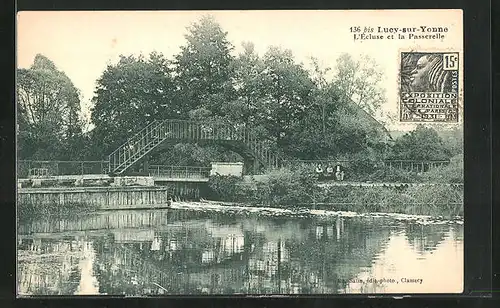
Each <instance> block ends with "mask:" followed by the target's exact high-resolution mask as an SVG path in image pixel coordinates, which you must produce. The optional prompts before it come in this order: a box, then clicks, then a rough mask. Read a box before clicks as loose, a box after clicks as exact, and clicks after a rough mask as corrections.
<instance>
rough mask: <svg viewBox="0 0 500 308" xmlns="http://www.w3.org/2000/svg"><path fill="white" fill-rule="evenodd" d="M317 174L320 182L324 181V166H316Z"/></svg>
mask: <svg viewBox="0 0 500 308" xmlns="http://www.w3.org/2000/svg"><path fill="white" fill-rule="evenodd" d="M316 174H317V175H318V180H322V179H323V166H322V165H321V164H318V165H317V166H316Z"/></svg>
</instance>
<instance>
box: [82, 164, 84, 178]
mask: <svg viewBox="0 0 500 308" xmlns="http://www.w3.org/2000/svg"><path fill="white" fill-rule="evenodd" d="M83 174H84V170H83V161H82V175H83Z"/></svg>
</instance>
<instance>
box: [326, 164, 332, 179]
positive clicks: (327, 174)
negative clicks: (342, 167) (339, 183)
mask: <svg viewBox="0 0 500 308" xmlns="http://www.w3.org/2000/svg"><path fill="white" fill-rule="evenodd" d="M326 177H327V178H328V179H329V180H333V177H334V174H333V167H332V165H328V167H327V168H326Z"/></svg>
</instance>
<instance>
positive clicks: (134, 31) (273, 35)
mask: <svg viewBox="0 0 500 308" xmlns="http://www.w3.org/2000/svg"><path fill="white" fill-rule="evenodd" d="M205 14H211V15H212V16H214V17H215V19H216V21H217V22H218V23H219V24H220V25H221V27H222V28H223V30H224V31H226V32H227V33H228V39H229V41H230V42H231V43H232V44H233V45H234V46H235V53H238V52H239V51H241V49H242V48H241V43H242V42H245V41H250V42H252V43H254V45H255V49H256V51H257V52H258V53H259V54H261V55H262V54H263V53H264V52H265V51H266V50H267V48H268V47H269V46H280V47H282V48H286V49H290V50H291V51H292V52H293V54H294V56H295V58H296V61H297V62H303V63H309V59H310V57H311V56H313V57H315V58H317V59H318V60H319V61H320V64H321V65H323V66H324V67H332V68H334V67H335V61H336V59H337V58H338V56H339V55H340V54H342V53H344V52H347V53H350V54H352V55H353V56H354V57H359V56H360V55H361V54H365V55H368V56H370V57H372V58H373V59H374V60H375V61H376V62H377V64H378V65H379V66H380V67H381V68H382V69H383V71H384V80H383V82H382V83H381V87H382V88H384V89H385V91H386V98H387V101H386V103H385V104H384V105H383V110H384V111H385V112H391V113H394V114H396V113H397V111H398V107H397V103H398V102H397V97H398V83H397V77H398V67H399V53H400V51H401V50H424V49H425V50H443V49H450V50H454V51H461V50H462V49H463V42H462V23H461V20H462V15H461V11H458V10H447V11H445V10H426V11H419V10H413V11H402V10H401V11H383V10H379V11H210V12H207V11H204V12H200V11H142V12H141V11H100V12H99V11H78V12H77V11H71V12H70V11H66V12H63V11H58V12H50V11H45V12H29V11H25V12H20V13H18V16H17V65H18V67H19V68H29V67H30V66H31V65H32V63H33V60H34V57H35V55H36V54H38V53H40V54H43V55H44V56H46V57H48V58H49V59H50V60H52V61H53V62H54V64H55V65H56V66H57V68H58V69H59V70H62V71H64V72H65V73H66V75H67V76H68V77H69V78H70V79H71V80H72V81H73V83H74V85H75V86H76V87H77V88H78V89H79V90H80V91H81V93H82V110H84V113H85V114H86V115H87V116H88V115H89V112H90V111H89V110H90V109H89V108H90V106H91V99H92V97H93V93H94V89H95V86H96V80H97V79H98V78H99V77H100V76H101V75H102V73H103V72H104V70H105V69H106V66H107V65H108V64H114V63H116V62H117V60H118V59H119V55H121V54H123V55H131V54H134V55H139V54H141V53H142V54H144V55H147V54H149V53H150V52H152V51H157V52H160V53H162V54H163V55H165V56H166V57H167V58H169V59H172V57H173V56H174V55H175V54H177V53H178V52H179V51H180V46H182V45H184V44H185V38H184V35H185V34H186V33H187V32H188V31H187V29H186V28H187V27H188V26H189V25H190V24H192V23H193V22H196V21H197V20H199V18H200V17H201V16H203V15H205ZM421 25H425V26H429V27H432V26H435V27H438V26H441V27H442V26H447V27H448V28H449V29H450V30H449V32H448V33H446V37H445V39H442V40H432V41H431V40H365V41H359V40H358V41H354V39H353V33H351V32H350V28H351V27H353V26H360V27H362V28H364V27H374V28H377V27H378V26H383V27H398V26H399V27H403V26H404V27H413V26H415V27H419V26H421ZM462 75H463V74H462ZM393 126H394V127H397V129H403V130H404V128H405V127H406V128H407V129H410V128H412V127H413V126H411V125H399V124H397V123H395V124H393Z"/></svg>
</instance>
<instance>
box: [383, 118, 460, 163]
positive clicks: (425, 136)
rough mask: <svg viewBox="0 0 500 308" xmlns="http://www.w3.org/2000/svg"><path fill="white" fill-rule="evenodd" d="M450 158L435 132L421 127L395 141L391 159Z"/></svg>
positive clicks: (447, 150)
mask: <svg viewBox="0 0 500 308" xmlns="http://www.w3.org/2000/svg"><path fill="white" fill-rule="evenodd" d="M450 157H451V153H450V150H449V149H447V148H446V146H445V145H444V143H443V140H442V139H441V137H439V135H438V133H437V132H436V130H434V129H433V128H428V127H425V126H423V125H418V126H417V127H416V128H415V130H413V131H411V132H409V133H407V134H405V135H403V136H401V137H399V138H398V139H396V141H395V144H394V146H393V148H392V159H402V160H447V159H449V158H450Z"/></svg>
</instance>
